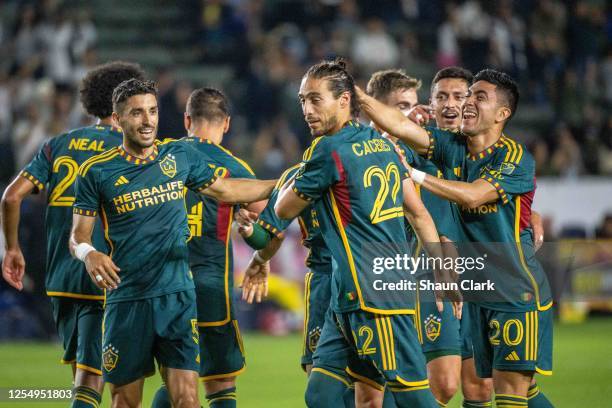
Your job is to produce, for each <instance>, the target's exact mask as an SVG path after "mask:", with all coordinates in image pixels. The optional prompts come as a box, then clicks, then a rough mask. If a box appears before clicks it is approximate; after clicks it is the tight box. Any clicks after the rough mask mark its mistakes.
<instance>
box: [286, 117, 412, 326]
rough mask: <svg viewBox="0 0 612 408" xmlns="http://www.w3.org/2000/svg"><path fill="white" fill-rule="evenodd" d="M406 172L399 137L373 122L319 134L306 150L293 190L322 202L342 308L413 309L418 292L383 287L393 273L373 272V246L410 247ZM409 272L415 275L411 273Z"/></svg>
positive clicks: (388, 251) (387, 249)
mask: <svg viewBox="0 0 612 408" xmlns="http://www.w3.org/2000/svg"><path fill="white" fill-rule="evenodd" d="M406 177H407V173H406V171H405V168H404V166H403V164H402V162H401V161H400V157H399V156H398V155H397V153H396V152H395V150H394V147H393V146H392V144H391V143H390V142H389V141H388V140H386V139H384V138H382V137H381V136H380V134H379V133H378V132H376V131H375V130H374V129H372V128H371V127H368V126H363V125H360V124H358V123H355V122H352V121H351V122H348V123H347V125H345V126H344V127H343V128H342V129H341V130H340V131H338V132H337V133H335V134H333V135H329V136H322V137H319V138H317V139H315V140H314V141H313V142H312V145H311V146H310V147H309V148H308V149H307V150H306V152H305V153H304V159H303V162H302V165H301V167H300V170H299V171H298V173H297V174H296V177H295V184H294V191H295V192H296V194H298V195H299V196H300V197H302V198H303V199H306V200H308V201H313V202H316V209H317V215H318V218H319V222H320V226H321V232H322V234H323V237H324V240H325V244H326V246H327V247H328V248H329V249H330V251H331V253H332V257H333V262H332V268H333V271H332V296H331V306H332V308H333V310H334V311H335V312H338V313H342V312H348V311H355V310H359V309H361V310H364V311H369V312H373V313H381V314H411V313H414V292H413V291H406V292H392V291H387V290H381V289H380V288H382V287H383V286H382V284H383V283H385V282H386V281H388V280H389V278H390V276H391V275H390V274H391V272H389V273H383V274H377V273H374V272H373V258H371V255H372V254H371V252H372V250H374V251H376V252H378V255H380V256H387V257H393V256H394V254H397V251H398V250H401V251H408V248H407V246H408V244H407V241H406V235H405V233H404V221H403V218H404V211H403V205H402V202H403V194H402V180H403V179H404V178H406ZM393 276H397V275H393ZM403 278H404V279H405V280H406V281H408V280H410V281H412V280H413V278H414V277H413V276H412V275H411V274H410V273H406V274H405V275H404V276H403Z"/></svg>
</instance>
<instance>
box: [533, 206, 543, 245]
mask: <svg viewBox="0 0 612 408" xmlns="http://www.w3.org/2000/svg"><path fill="white" fill-rule="evenodd" d="M531 229H532V230H533V247H534V249H535V250H536V251H537V250H538V249H540V248H541V247H542V244H543V243H544V224H543V223H542V216H541V215H540V213H539V212H537V211H533V210H532V211H531Z"/></svg>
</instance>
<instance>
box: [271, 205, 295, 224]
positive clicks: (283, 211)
mask: <svg viewBox="0 0 612 408" xmlns="http://www.w3.org/2000/svg"><path fill="white" fill-rule="evenodd" d="M274 212H275V213H276V215H277V216H278V218H280V219H282V220H288V219H291V218H293V217H294V216H293V214H292V213H293V211H291V208H289V206H288V205H287V204H286V203H284V202H283V201H282V200H279V201H278V202H277V203H276V204H275V205H274Z"/></svg>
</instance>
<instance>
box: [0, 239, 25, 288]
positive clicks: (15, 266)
mask: <svg viewBox="0 0 612 408" xmlns="http://www.w3.org/2000/svg"><path fill="white" fill-rule="evenodd" d="M24 273H25V259H24V258H23V254H22V253H21V249H20V248H17V249H7V250H6V253H5V254H4V259H3V260H2V277H3V278H4V280H5V281H7V282H8V284H9V285H11V286H12V287H14V288H15V289H17V290H22V289H23V275H24Z"/></svg>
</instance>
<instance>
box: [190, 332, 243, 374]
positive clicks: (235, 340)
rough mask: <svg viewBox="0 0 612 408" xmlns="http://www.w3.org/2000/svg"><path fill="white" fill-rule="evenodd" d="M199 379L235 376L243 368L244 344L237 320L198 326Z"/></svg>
mask: <svg viewBox="0 0 612 408" xmlns="http://www.w3.org/2000/svg"><path fill="white" fill-rule="evenodd" d="M199 330H200V358H201V361H200V379H202V380H203V381H209V380H216V379H219V378H226V377H236V376H237V375H239V374H241V373H242V372H243V371H244V370H245V368H246V367H245V361H244V345H243V344H242V336H241V335H240V329H239V328H238V320H232V321H231V322H229V323H227V324H224V325H222V326H209V327H199Z"/></svg>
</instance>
